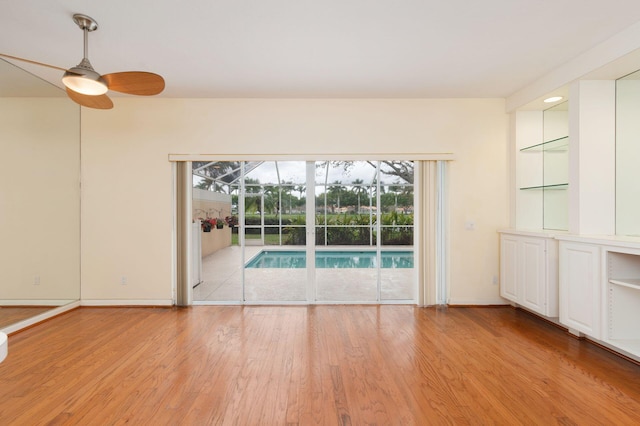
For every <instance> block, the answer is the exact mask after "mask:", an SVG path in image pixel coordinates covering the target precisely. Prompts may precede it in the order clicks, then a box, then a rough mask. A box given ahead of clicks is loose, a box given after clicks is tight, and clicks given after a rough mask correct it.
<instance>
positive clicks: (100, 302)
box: [80, 299, 174, 306]
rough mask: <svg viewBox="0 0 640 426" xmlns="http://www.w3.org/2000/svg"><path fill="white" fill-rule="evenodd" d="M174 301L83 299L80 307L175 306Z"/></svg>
mask: <svg viewBox="0 0 640 426" xmlns="http://www.w3.org/2000/svg"><path fill="white" fill-rule="evenodd" d="M173 304H174V303H173V300H166V299H158V300H149V299H142V300H125V299H82V300H81V301H80V306H173Z"/></svg>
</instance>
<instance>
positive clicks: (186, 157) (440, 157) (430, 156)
mask: <svg viewBox="0 0 640 426" xmlns="http://www.w3.org/2000/svg"><path fill="white" fill-rule="evenodd" d="M270 160H271V161H276V160H277V161H329V160H345V161H348V160H352V161H365V160H369V161H392V160H398V161H401V160H405V161H453V160H455V156H454V154H452V153H448V152H444V153H410V152H407V153H404V154H402V153H386V154H205V153H202V154H169V161H270Z"/></svg>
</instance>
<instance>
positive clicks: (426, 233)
mask: <svg viewBox="0 0 640 426" xmlns="http://www.w3.org/2000/svg"><path fill="white" fill-rule="evenodd" d="M453 159H454V157H453V154H449V153H445V154H384V155H373V156H371V155H325V154H317V155H309V154H303V155H271V154H270V155H228V154H227V155H215V154H170V155H169V161H171V162H177V163H183V164H179V165H178V167H173V168H172V170H174V173H177V176H176V175H174V179H176V181H177V182H178V185H176V195H175V198H176V205H177V210H178V213H180V212H181V211H182V210H184V207H185V205H184V202H182V203H181V200H184V194H181V193H183V192H186V191H188V194H189V195H191V191H190V190H191V186H190V187H189V188H188V189H187V188H186V185H185V184H184V176H183V175H184V174H185V173H186V171H185V170H184V169H185V168H188V169H189V172H191V170H190V167H187V166H186V165H187V164H188V166H190V165H191V162H192V161H307V162H314V163H315V161H327V160H329V161H330V160H341V161H366V160H368V161H384V160H387V161H389V160H398V161H414V162H415V165H416V166H417V167H416V174H415V178H414V206H415V209H416V212H415V216H414V217H415V219H414V253H415V254H414V259H415V260H416V263H415V265H416V274H415V277H416V280H417V291H418V294H417V295H416V297H415V299H414V300H415V302H416V304H417V305H419V306H427V305H434V304H442V303H445V300H446V299H447V298H448V289H447V282H448V276H449V272H448V250H447V248H448V225H447V220H446V218H447V216H448V208H447V200H448V197H447V193H446V191H447V188H446V185H445V182H446V176H447V168H446V163H447V162H448V161H452V160H453ZM438 164H440V165H438ZM378 167H379V166H378ZM310 173H311V167H310V166H309V163H307V180H308V178H309V174H310ZM181 176H182V178H180V177H181ZM243 176H244V173H243ZM314 179H315V173H314ZM418 179H419V182H417V180H418ZM243 181H244V179H243ZM189 182H191V181H189ZM378 186H380V183H379V182H378ZM309 187H310V185H307V193H306V195H307V203H306V214H307V222H306V223H307V226H306V228H305V229H306V246H305V247H306V252H307V256H310V255H313V253H314V250H315V247H314V246H315V232H316V231H315V187H313V188H309ZM415 189H418V191H415ZM310 192H311V195H310ZM378 197H379V191H378ZM189 198H190V197H189ZM309 200H312V202H310V201H309ZM379 203H380V200H378V206H379V205H380V204H379ZM239 204H241V205H242V204H243V202H240V203H239ZM309 218H311V219H309ZM187 222H188V224H189V225H190V223H191V216H190V215H188V217H187V216H186V215H185V214H184V212H183V211H182V213H180V214H176V226H175V230H174V232H175V236H176V250H177V253H176V256H175V262H176V263H177V265H175V270H176V274H177V277H176V280H175V282H176V286H177V287H178V288H177V289H176V294H177V296H178V297H177V304H181V305H190V304H192V300H191V297H190V295H191V294H192V292H191V289H190V288H189V289H187V288H185V286H189V287H190V281H189V279H188V278H189V272H188V268H186V269H187V270H185V268H184V267H181V266H180V265H181V264H183V265H184V262H185V261H188V260H189V255H190V253H186V254H183V253H181V252H180V251H181V250H183V248H185V247H186V248H187V249H188V251H189V252H190V249H189V247H190V246H189V245H188V242H189V240H190V237H189V236H188V235H187V233H184V232H181V229H183V228H184V225H185V223H187ZM309 223H312V226H310V225H309ZM310 228H311V229H310ZM186 229H190V228H189V227H187V228H186ZM243 237H244V235H242V236H240V243H241V246H242V247H243V248H244V238H243ZM380 244H381V242H380V241H378V242H377V244H376V246H377V247H376V248H377V253H378V256H379V255H380V247H379V246H380ZM243 252H244V250H243ZM308 258H309V257H308ZM378 260H380V259H378ZM242 261H243V264H244V261H245V259H244V254H243V259H242ZM310 263H311V264H313V266H312V267H309V265H307V277H308V279H310V280H311V281H309V282H310V285H307V303H308V304H315V303H318V302H316V301H315V298H316V284H315V275H314V274H315V265H314V264H315V262H310ZM379 286H380V277H379V272H378V295H379V294H380V289H379ZM242 294H243V296H242V299H243V300H242V301H239V302H238V303H242V304H244V303H246V301H245V300H244V299H245V296H244V279H243V291H242ZM182 295H186V297H181V296H182ZM384 302H387V303H389V301H380V300H378V301H377V302H376V303H384Z"/></svg>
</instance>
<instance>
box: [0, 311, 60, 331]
mask: <svg viewBox="0 0 640 426" xmlns="http://www.w3.org/2000/svg"><path fill="white" fill-rule="evenodd" d="M53 308H54V307H52V306H0V330H2V329H3V328H4V327H7V326H9V325H12V324H15V323H17V322H20V321H22V320H26V319H27V318H31V317H34V316H36V315H39V314H41V313H43V312H47V311H50V310H51V309H53Z"/></svg>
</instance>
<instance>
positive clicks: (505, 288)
mask: <svg viewBox="0 0 640 426" xmlns="http://www.w3.org/2000/svg"><path fill="white" fill-rule="evenodd" d="M557 247H558V246H557V242H556V241H555V240H554V239H553V238H552V237H550V236H546V235H542V236H536V235H533V234H532V233H520V232H518V231H501V234H500V283H501V286H500V295H501V296H502V297H504V298H505V299H508V300H511V301H512V302H515V303H516V304H518V305H521V306H522V307H525V308H527V309H530V310H531V311H534V312H536V313H539V314H541V315H544V316H547V317H552V318H553V317H557V316H558V266H557V265H558V250H557Z"/></svg>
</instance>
